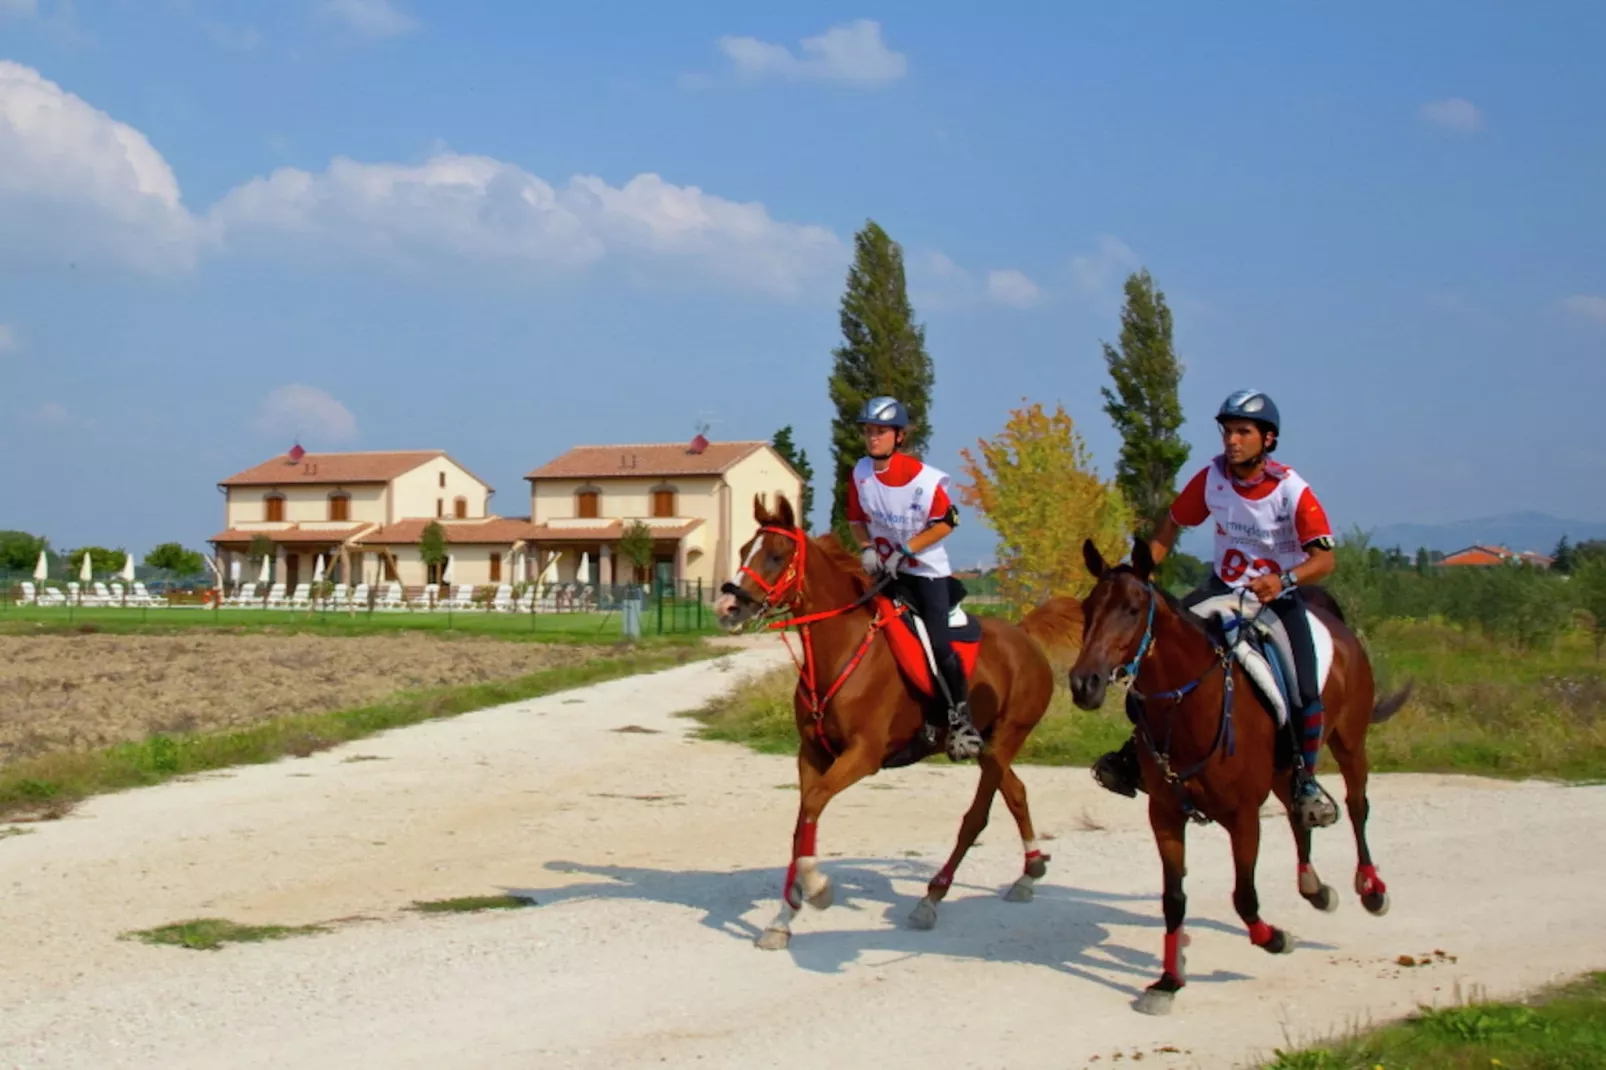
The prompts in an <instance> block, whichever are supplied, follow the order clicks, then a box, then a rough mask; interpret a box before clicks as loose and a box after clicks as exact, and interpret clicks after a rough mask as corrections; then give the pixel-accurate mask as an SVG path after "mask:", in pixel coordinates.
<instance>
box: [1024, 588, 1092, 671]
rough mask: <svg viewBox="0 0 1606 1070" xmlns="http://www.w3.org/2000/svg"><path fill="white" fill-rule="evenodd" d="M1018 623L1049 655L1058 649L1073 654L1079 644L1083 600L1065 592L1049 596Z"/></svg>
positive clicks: (1077, 649) (1077, 650)
mask: <svg viewBox="0 0 1606 1070" xmlns="http://www.w3.org/2000/svg"><path fill="white" fill-rule="evenodd" d="M1020 627H1021V631H1023V632H1025V633H1026V635H1027V636H1028V637H1029V638H1030V639H1031V640H1032V641H1033V642H1035V643H1036V644H1037V645H1038V646H1040V647H1042V648H1043V652H1044V653H1045V654H1048V655H1049V656H1050V658H1051V659H1052V657H1053V655H1054V654H1056V653H1061V652H1064V653H1068V654H1071V655H1073V656H1074V655H1075V654H1076V653H1077V652H1079V651H1080V650H1081V648H1082V600H1081V599H1080V598H1072V597H1070V596H1068V595H1062V596H1059V597H1055V598H1050V599H1049V600H1048V601H1046V602H1044V603H1042V604H1041V605H1039V606H1038V607H1037V608H1036V609H1034V610H1032V611H1031V612H1030V613H1028V614H1026V617H1025V619H1024V620H1022V621H1021V622H1020ZM1072 660H1074V657H1073V659H1072Z"/></svg>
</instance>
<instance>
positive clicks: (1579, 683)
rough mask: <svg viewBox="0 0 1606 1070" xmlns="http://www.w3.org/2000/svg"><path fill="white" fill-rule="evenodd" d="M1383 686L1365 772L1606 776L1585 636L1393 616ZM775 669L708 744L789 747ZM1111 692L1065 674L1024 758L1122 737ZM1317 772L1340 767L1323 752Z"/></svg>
mask: <svg viewBox="0 0 1606 1070" xmlns="http://www.w3.org/2000/svg"><path fill="white" fill-rule="evenodd" d="M1370 647H1371V650H1372V657H1373V660H1374V664H1375V665H1376V666H1377V671H1378V673H1379V676H1380V678H1381V680H1382V688H1383V689H1384V690H1389V689H1392V688H1393V687H1397V686H1399V685H1401V684H1403V683H1404V682H1405V681H1406V680H1407V679H1411V680H1414V681H1415V684H1416V690H1415V693H1414V695H1413V697H1412V699H1411V701H1410V702H1409V703H1407V705H1406V707H1405V708H1404V709H1403V710H1401V711H1400V713H1399V714H1397V715H1396V716H1395V717H1394V718H1393V720H1391V721H1389V722H1387V723H1385V724H1383V725H1380V726H1377V727H1375V728H1374V729H1373V730H1372V731H1371V732H1370V733H1369V734H1368V736H1367V741H1368V742H1367V747H1368V753H1369V754H1370V756H1371V759H1372V768H1373V769H1375V770H1378V771H1383V772H1405V771H1410V772H1454V773H1473V774H1480V775H1486V776H1502V777H1553V778H1557V779H1562V780H1569V781H1588V780H1598V779H1606V665H1603V664H1602V663H1600V662H1597V661H1596V660H1595V657H1594V648H1593V645H1592V643H1591V641H1590V640H1589V638H1588V637H1587V636H1583V635H1568V636H1565V637H1563V638H1562V639H1561V640H1559V641H1558V642H1557V643H1556V645H1555V647H1554V648H1553V649H1550V650H1545V651H1539V652H1533V653H1526V654H1517V653H1514V652H1512V651H1511V650H1509V649H1506V648H1504V647H1502V646H1500V645H1497V644H1494V643H1492V642H1490V641H1489V640H1486V639H1483V638H1481V637H1478V636H1475V635H1470V634H1468V633H1466V632H1464V631H1462V630H1460V629H1457V628H1455V627H1452V626H1450V625H1446V624H1442V623H1426V622H1412V621H1391V622H1387V623H1385V624H1384V625H1383V626H1382V627H1380V628H1379V629H1378V630H1377V634H1376V635H1375V637H1374V638H1373V639H1372V640H1371V642H1370ZM795 682H796V674H795V673H794V672H793V671H792V670H791V669H783V670H779V671H777V672H776V673H774V674H773V675H771V676H769V677H767V678H765V679H762V680H760V681H758V682H756V683H755V684H754V685H753V686H752V687H750V688H748V689H746V690H744V691H742V692H740V693H737V694H733V695H731V696H729V697H727V698H724V699H720V700H718V701H715V702H714V703H712V704H710V705H709V706H707V707H705V708H704V709H702V710H701V711H698V712H697V713H696V714H694V715H693V716H694V717H696V719H697V720H698V721H699V722H700V723H701V728H700V730H699V731H700V734H701V735H702V736H703V738H706V739H718V740H727V741H731V742H736V743H744V744H746V745H748V746H750V747H752V748H754V749H755V750H758V751H762V752H764V753H770V754H788V753H792V752H793V751H795V750H796V747H797V731H796V729H795V728H794V726H793V721H792V699H791V695H792V689H793V687H794V685H795ZM1129 730H1130V729H1129V726H1128V724H1127V721H1126V717H1125V715H1124V714H1123V713H1122V709H1121V704H1120V700H1119V698H1118V697H1114V698H1111V699H1107V700H1106V701H1105V704H1104V707H1103V708H1102V709H1100V710H1097V711H1094V712H1087V711H1083V710H1079V709H1077V708H1076V707H1075V706H1073V705H1072V704H1071V701H1070V695H1069V694H1068V693H1067V692H1066V690H1065V688H1064V686H1063V681H1061V686H1060V687H1059V688H1058V689H1057V691H1056V693H1055V696H1054V701H1053V704H1052V705H1051V706H1050V708H1049V712H1048V715H1047V716H1046V717H1044V719H1043V721H1042V723H1041V724H1040V725H1039V726H1038V727H1037V729H1036V730H1035V731H1034V732H1033V733H1032V735H1031V736H1030V738H1029V739H1028V740H1027V744H1026V747H1025V749H1024V751H1023V752H1022V755H1021V758H1020V759H1019V760H1020V761H1021V762H1024V763H1027V764H1036V765H1078V766H1081V765H1087V764H1089V763H1091V762H1092V761H1093V760H1094V759H1095V758H1097V757H1098V756H1099V755H1100V754H1102V753H1104V752H1105V751H1106V750H1110V749H1113V748H1114V747H1117V746H1119V745H1120V744H1121V741H1122V740H1123V739H1125V738H1126V735H1127V733H1128V732H1129ZM1323 767H1324V768H1325V769H1327V770H1328V771H1329V772H1336V768H1335V767H1334V765H1333V761H1332V758H1331V756H1328V755H1326V754H1325V753H1324V756H1323Z"/></svg>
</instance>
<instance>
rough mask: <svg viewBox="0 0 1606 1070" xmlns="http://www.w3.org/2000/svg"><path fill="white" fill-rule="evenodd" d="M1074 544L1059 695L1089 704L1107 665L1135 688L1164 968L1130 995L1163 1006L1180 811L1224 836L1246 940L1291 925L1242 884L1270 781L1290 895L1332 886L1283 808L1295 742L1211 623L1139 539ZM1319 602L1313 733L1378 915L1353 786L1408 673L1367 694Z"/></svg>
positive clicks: (1382, 894) (1164, 1009)
mask: <svg viewBox="0 0 1606 1070" xmlns="http://www.w3.org/2000/svg"><path fill="white" fill-rule="evenodd" d="M1082 554H1083V558H1084V561H1085V563H1086V565H1087V569H1088V571H1089V572H1090V573H1092V575H1093V576H1094V578H1095V579H1096V580H1097V583H1096V584H1095V585H1094V587H1093V590H1092V591H1091V592H1089V594H1088V596H1087V599H1086V601H1085V602H1084V603H1083V609H1084V612H1085V614H1086V630H1085V634H1084V635H1083V639H1082V650H1081V654H1080V656H1078V658H1077V660H1076V664H1075V666H1074V667H1072V669H1071V676H1070V685H1071V696H1072V700H1073V701H1074V702H1075V703H1076V705H1077V706H1079V707H1081V708H1082V709H1084V710H1092V709H1097V708H1098V707H1099V706H1100V705H1101V704H1102V702H1103V700H1104V694H1105V688H1106V685H1107V682H1108V681H1109V680H1110V678H1111V676H1112V674H1114V673H1118V672H1119V673H1121V674H1123V675H1127V676H1130V677H1132V685H1131V686H1132V687H1133V689H1134V690H1135V691H1136V692H1137V693H1138V694H1139V695H1140V696H1145V701H1144V702H1143V715H1142V717H1141V718H1140V721H1139V723H1138V724H1137V725H1136V732H1137V737H1138V748H1137V751H1138V759H1139V764H1140V766H1141V768H1142V772H1143V782H1144V790H1145V791H1146V792H1147V793H1148V796H1149V826H1150V828H1151V829H1152V830H1153V832H1154V841H1155V846H1156V847H1157V848H1158V849H1159V853H1160V864H1161V868H1162V871H1163V874H1164V881H1165V884H1164V892H1163V894H1162V897H1161V902H1162V904H1163V907H1164V911H1165V929H1166V935H1165V957H1164V960H1163V967H1162V969H1163V972H1162V973H1161V975H1160V979H1159V980H1158V981H1156V982H1155V983H1154V984H1152V985H1150V986H1149V988H1148V989H1147V990H1146V991H1145V992H1144V993H1143V995H1142V996H1141V997H1139V999H1138V1000H1137V1002H1136V1004H1135V1009H1137V1010H1139V1011H1142V1012H1143V1013H1145V1014H1166V1013H1169V1012H1170V1010H1171V1007H1172V1003H1173V1001H1174V999H1175V997H1176V993H1177V992H1178V991H1180V990H1181V988H1182V987H1183V985H1184V983H1185V981H1184V978H1183V955H1182V948H1183V947H1185V946H1187V942H1188V941H1187V937H1186V936H1185V935H1184V933H1183V931H1182V919H1183V915H1184V913H1185V912H1186V908H1187V896H1186V895H1185V894H1184V893H1183V889H1182V881H1183V877H1184V875H1185V874H1186V872H1187V866H1186V852H1185V847H1184V832H1185V830H1186V828H1187V822H1188V820H1189V819H1190V818H1191V819H1193V820H1203V821H1215V822H1217V823H1219V824H1220V825H1221V826H1222V827H1223V828H1224V829H1226V831H1227V834H1228V836H1229V837H1230V838H1231V841H1232V859H1233V868H1234V871H1235V876H1236V883H1235V887H1234V889H1233V893H1232V902H1233V906H1234V908H1235V909H1236V910H1237V912H1238V916H1239V917H1240V918H1242V919H1243V922H1244V924H1245V925H1246V926H1248V928H1249V939H1250V941H1251V942H1252V943H1253V944H1254V945H1255V946H1256V947H1259V948H1262V949H1264V950H1266V951H1268V952H1270V953H1272V954H1274V955H1281V954H1287V953H1288V952H1290V951H1292V950H1293V948H1294V938H1293V936H1292V935H1290V934H1289V933H1287V932H1285V931H1284V930H1282V929H1278V928H1276V927H1274V926H1272V925H1268V924H1267V923H1266V922H1265V921H1263V920H1262V919H1261V917H1260V899H1259V896H1258V895H1257V893H1256V891H1255V863H1256V861H1257V859H1258V857H1259V853H1260V808H1261V806H1262V804H1263V803H1264V802H1265V801H1266V796H1267V795H1268V793H1270V792H1276V794H1277V798H1278V799H1279V800H1281V802H1282V804H1283V807H1284V808H1285V809H1286V810H1287V811H1288V813H1289V824H1290V826H1291V827H1292V828H1293V831H1294V843H1295V847H1296V850H1297V853H1298V857H1299V867H1298V871H1297V872H1298V880H1299V893H1300V895H1301V896H1303V897H1304V899H1305V900H1306V902H1308V903H1310V904H1311V905H1312V906H1313V907H1315V908H1316V909H1318V910H1322V911H1332V910H1336V909H1337V908H1338V895H1337V893H1336V892H1334V891H1333V889H1332V888H1331V887H1330V886H1328V885H1326V884H1323V883H1322V880H1321V878H1320V877H1319V876H1318V875H1317V873H1316V869H1315V867H1314V866H1312V865H1311V861H1310V839H1311V834H1310V830H1309V829H1307V828H1305V827H1304V826H1303V825H1302V824H1300V823H1299V822H1298V821H1297V819H1296V818H1295V816H1294V815H1295V811H1294V808H1293V807H1292V805H1291V800H1290V794H1291V789H1292V785H1291V783H1290V777H1289V772H1290V770H1291V766H1290V765H1289V764H1288V763H1290V762H1292V761H1298V760H1299V759H1298V757H1297V751H1296V750H1295V748H1293V747H1292V745H1291V742H1288V731H1287V729H1285V728H1283V727H1281V726H1279V725H1278V723H1277V720H1276V716H1275V714H1274V713H1273V712H1272V708H1271V707H1270V706H1269V705H1268V704H1267V702H1266V700H1265V699H1263V698H1262V696H1261V695H1260V694H1259V693H1258V692H1257V690H1256V688H1255V686H1254V684H1253V683H1252V682H1251V680H1250V678H1249V677H1248V676H1247V674H1246V673H1245V671H1244V668H1243V666H1242V665H1241V664H1240V663H1239V662H1238V661H1237V659H1236V657H1235V652H1234V651H1233V650H1232V649H1229V646H1228V644H1227V642H1226V638H1225V634H1224V632H1222V631H1221V628H1220V625H1219V624H1216V623H1215V622H1207V621H1205V620H1202V619H1201V618H1200V617H1199V616H1198V615H1196V614H1195V613H1193V612H1192V611H1190V610H1188V609H1184V608H1183V607H1182V606H1181V605H1180V604H1179V603H1178V602H1177V601H1176V600H1175V599H1174V598H1172V597H1171V596H1170V595H1169V594H1167V593H1166V592H1165V591H1163V590H1161V589H1159V588H1158V587H1156V586H1155V585H1154V583H1153V578H1152V577H1153V574H1154V568H1155V566H1154V559H1153V557H1152V556H1151V555H1150V552H1149V544H1148V542H1147V541H1146V540H1144V539H1141V538H1138V539H1134V540H1133V543H1132V559H1131V564H1129V565H1117V566H1115V567H1111V566H1109V565H1108V564H1106V563H1105V561H1104V558H1103V556H1102V555H1101V554H1100V553H1099V551H1098V549H1097V548H1096V547H1095V546H1094V545H1093V543H1092V541H1091V540H1089V541H1087V542H1085V543H1084V544H1083V547H1082ZM1313 590H1315V589H1314V588H1313ZM1323 594H1325V592H1323ZM1245 597H1246V599H1247V602H1246V604H1247V605H1251V606H1252V605H1257V604H1258V603H1256V602H1255V601H1254V598H1253V596H1252V595H1246V596H1245ZM1332 605H1333V604H1332V602H1331V601H1330V600H1329V599H1328V598H1326V597H1316V598H1312V599H1310V600H1309V601H1308V603H1307V607H1308V609H1309V611H1310V612H1311V614H1312V615H1313V616H1314V617H1316V619H1317V620H1319V621H1320V622H1321V624H1323V625H1325V626H1326V628H1327V630H1328V631H1329V632H1330V633H1331V635H1332V647H1333V652H1332V667H1331V670H1330V672H1329V673H1328V676H1327V680H1326V685H1325V686H1324V687H1323V688H1322V700H1323V705H1324V707H1325V712H1324V714H1323V718H1322V719H1323V724H1322V734H1323V740H1324V742H1325V743H1326V745H1327V747H1328V749H1329V750H1330V751H1331V752H1332V754H1333V757H1334V758H1336V759H1337V760H1338V765H1339V769H1340V770H1341V771H1342V773H1343V775H1344V786H1345V789H1346V792H1347V800H1346V802H1347V807H1348V810H1349V816H1350V824H1351V825H1352V826H1353V827H1354V832H1355V849H1356V853H1357V863H1356V867H1357V868H1356V872H1355V891H1356V894H1357V895H1358V896H1360V899H1361V904H1362V905H1363V906H1364V907H1365V908H1366V909H1367V911H1369V912H1370V913H1372V914H1374V915H1382V914H1385V913H1387V912H1388V906H1389V898H1388V888H1387V886H1386V885H1385V884H1384V883H1383V879H1382V878H1381V877H1379V876H1378V873H1377V866H1376V865H1375V864H1374V863H1373V861H1372V855H1371V851H1370V849H1369V848H1368V847H1367V844H1366V820H1367V817H1368V815H1369V813H1370V810H1371V806H1370V803H1369V802H1368V801H1367V798H1366V778H1367V762H1366V732H1367V729H1368V728H1369V727H1370V726H1372V725H1374V724H1379V723H1381V722H1383V721H1385V720H1387V719H1388V718H1389V717H1392V716H1393V715H1394V714H1395V713H1396V712H1397V711H1398V710H1399V708H1400V707H1401V706H1403V705H1404V704H1405V700H1406V698H1407V697H1408V696H1409V694H1410V690H1411V688H1410V685H1409V684H1408V685H1407V686H1406V687H1405V688H1403V689H1402V690H1400V691H1399V692H1397V693H1396V694H1394V695H1391V696H1389V697H1388V698H1386V699H1383V700H1382V701H1375V699H1376V684H1375V681H1374V679H1373V674H1372V665H1371V661H1370V660H1369V659H1368V657H1367V654H1366V650H1365V648H1364V647H1363V646H1361V643H1360V640H1359V639H1358V638H1357V637H1356V635H1355V633H1354V632H1352V631H1351V630H1350V629H1349V627H1348V626H1347V625H1345V624H1344V623H1343V620H1342V617H1341V616H1340V615H1339V614H1336V613H1334V612H1333V611H1332V609H1331V608H1330V607H1331V606H1332ZM1240 641H1242V640H1240ZM1279 737H1281V738H1279ZM1279 743H1285V744H1286V748H1285V749H1283V748H1280V747H1279Z"/></svg>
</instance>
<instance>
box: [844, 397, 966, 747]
mask: <svg viewBox="0 0 1606 1070" xmlns="http://www.w3.org/2000/svg"><path fill="white" fill-rule="evenodd" d="M859 423H860V426H861V427H862V428H863V431H864V447H865V452H866V454H868V456H865V457H862V458H860V459H859V461H858V463H857V464H855V465H854V466H853V473H852V476H851V477H850V478H849V479H848V494H847V518H848V528H849V530H851V531H852V532H853V537H854V538H855V539H857V540H858V542H859V545H860V546H862V547H863V550H862V551H861V560H862V562H863V564H864V570H865V571H866V572H868V573H869V574H870V575H871V576H877V575H880V574H881V573H891V574H892V579H891V581H890V583H889V587H890V589H891V590H893V591H895V592H896V593H897V594H899V595H901V596H902V598H903V600H904V601H905V602H907V603H908V604H909V605H910V606H912V607H913V608H914V610H915V612H916V613H918V614H919V615H920V619H921V621H922V622H924V624H925V626H926V634H927V636H928V637H929V638H930V640H931V652H932V654H933V655H934V656H935V658H936V661H937V668H938V670H939V671H940V672H941V673H942V678H943V682H944V683H946V684H947V685H948V694H949V697H950V698H951V700H952V705H951V706H950V707H949V709H948V711H947V712H948V757H949V758H950V759H952V760H953V761H956V762H957V761H962V760H964V759H966V758H974V757H976V756H977V755H979V754H980V753H981V749H982V745H983V741H982V738H981V734H980V733H979V732H977V731H976V726H975V724H974V723H973V722H972V721H971V718H970V701H969V695H968V692H967V688H966V680H965V670H964V668H963V667H962V666H961V664H960V662H959V655H958V654H957V653H956V652H955V651H954V648H953V644H952V642H951V639H950V636H949V628H948V614H949V611H950V610H951V609H952V608H953V603H954V599H955V597H956V594H957V592H956V591H955V590H954V588H955V587H956V586H957V581H956V580H954V579H953V569H952V568H951V567H950V565H949V563H948V551H947V550H946V549H944V548H943V547H942V546H941V545H939V543H940V542H941V541H942V540H943V539H944V538H946V537H947V536H948V534H949V533H950V532H952V531H953V530H954V528H955V527H956V526H958V523H959V511H958V510H957V509H956V508H954V504H953V501H952V500H951V499H950V497H949V494H948V483H949V477H948V474H947V473H946V472H943V471H941V470H939V469H937V468H933V467H932V466H931V465H929V464H925V463H924V462H922V461H921V460H920V459H919V458H917V457H912V456H910V455H909V454H907V453H904V452H902V451H901V450H899V448H898V447H900V446H902V445H903V440H904V436H905V435H906V434H907V433H908V431H907V429H908V427H909V413H908V412H907V410H905V409H904V407H903V405H902V403H900V402H899V401H898V400H897V399H896V398H890V397H873V398H871V399H870V400H869V401H866V402H865V403H864V408H863V409H861V410H860V412H859ZM927 732H928V733H930V732H932V728H931V726H930V723H929V721H928V723H927ZM928 738H930V739H934V738H935V736H928Z"/></svg>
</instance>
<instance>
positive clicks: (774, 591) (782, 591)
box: [737, 524, 809, 628]
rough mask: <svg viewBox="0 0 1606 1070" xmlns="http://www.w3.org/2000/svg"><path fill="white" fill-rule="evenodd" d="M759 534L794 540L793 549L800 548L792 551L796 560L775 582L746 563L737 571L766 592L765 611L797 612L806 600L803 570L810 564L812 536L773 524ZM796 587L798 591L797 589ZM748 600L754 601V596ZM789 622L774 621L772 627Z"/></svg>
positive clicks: (782, 571)
mask: <svg viewBox="0 0 1606 1070" xmlns="http://www.w3.org/2000/svg"><path fill="white" fill-rule="evenodd" d="M758 533H759V534H760V535H764V534H770V535H780V536H782V537H783V538H787V539H791V540H792V544H793V546H794V547H796V549H794V550H793V551H792V559H791V560H790V561H788V562H787V563H786V567H785V568H784V569H782V570H781V574H780V575H779V576H777V577H775V581H774V582H773V583H772V582H769V581H767V580H765V579H764V577H763V576H760V575H759V574H758V570H757V569H754V568H752V567H751V566H749V565H746V564H743V565H742V567H741V568H739V569H737V572H738V573H739V574H741V575H744V576H746V577H747V578H748V579H750V580H752V581H753V582H754V583H755V584H757V585H758V589H759V590H761V591H763V592H764V601H762V602H760V603H759V609H760V610H761V611H768V610H776V609H791V610H792V611H793V612H794V613H795V612H796V608H795V603H796V602H797V601H798V600H799V599H800V598H802V597H803V569H804V566H806V565H807V564H808V546H809V540H808V536H806V535H804V534H803V529H802V528H781V527H776V526H775V525H773V524H766V525H764V526H763V527H761V528H759V529H758ZM794 587H795V588H796V590H793V588H794ZM744 593H745V592H744ZM748 597H749V598H752V596H751V595H748ZM788 623H791V622H788V621H785V620H780V621H771V622H770V624H769V627H771V628H774V627H776V626H777V625H779V626H780V627H782V628H784V627H786V625H787V624H788Z"/></svg>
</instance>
